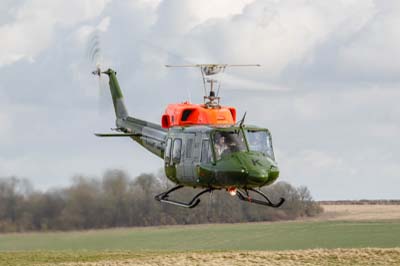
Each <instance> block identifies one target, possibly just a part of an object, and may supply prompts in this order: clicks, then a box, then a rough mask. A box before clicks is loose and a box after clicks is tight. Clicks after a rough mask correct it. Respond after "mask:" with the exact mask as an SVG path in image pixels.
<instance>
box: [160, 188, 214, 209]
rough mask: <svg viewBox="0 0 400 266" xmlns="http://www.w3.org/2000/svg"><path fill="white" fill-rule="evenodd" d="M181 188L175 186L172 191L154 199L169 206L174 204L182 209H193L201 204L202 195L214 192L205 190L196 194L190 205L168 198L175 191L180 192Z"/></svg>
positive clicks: (209, 189) (210, 189) (208, 189)
mask: <svg viewBox="0 0 400 266" xmlns="http://www.w3.org/2000/svg"><path fill="white" fill-rule="evenodd" d="M181 188H183V186H182V185H178V186H175V187H173V188H171V189H170V190H168V191H166V192H163V193H161V194H158V195H157V196H155V197H154V198H155V199H156V200H158V201H160V202H164V203H169V204H172V205H176V206H180V207H185V208H190V209H191V208H194V207H196V206H197V205H198V204H199V203H200V199H199V197H200V196H201V195H203V194H204V193H207V192H212V191H213V189H212V188H207V189H205V190H202V191H201V192H199V193H198V194H196V196H194V197H193V198H192V200H191V201H189V202H188V203H186V202H181V201H176V200H170V199H168V196H169V194H170V193H171V192H173V191H175V190H178V189H181Z"/></svg>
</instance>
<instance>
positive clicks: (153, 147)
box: [92, 64, 285, 208]
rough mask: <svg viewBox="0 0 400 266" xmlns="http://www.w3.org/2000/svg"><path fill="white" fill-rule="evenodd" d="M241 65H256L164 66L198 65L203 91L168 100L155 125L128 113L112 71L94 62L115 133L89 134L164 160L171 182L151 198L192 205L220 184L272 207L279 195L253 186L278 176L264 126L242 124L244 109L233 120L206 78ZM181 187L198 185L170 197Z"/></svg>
mask: <svg viewBox="0 0 400 266" xmlns="http://www.w3.org/2000/svg"><path fill="white" fill-rule="evenodd" d="M246 66H260V65H228V64H196V65H175V66H173V65H166V67H195V68H199V69H200V70H201V74H202V79H203V86H204V90H205V96H204V99H203V100H204V102H203V103H202V104H192V103H190V102H188V101H186V102H183V103H178V104H169V105H168V106H167V108H166V110H165V112H164V114H163V115H162V117H161V125H159V124H156V123H152V122H148V121H145V120H141V119H139V118H135V117H131V116H129V115H128V111H127V108H126V106H125V103H124V97H123V94H122V91H121V88H120V86H119V83H118V80H117V77H116V72H115V71H114V70H112V69H111V68H109V69H108V70H106V71H102V70H101V69H100V68H99V67H97V69H96V70H95V71H93V72H92V74H94V75H97V76H99V77H100V76H101V75H107V76H108V78H109V89H110V92H111V97H112V101H113V106H114V111H115V115H116V121H115V123H116V128H115V129H114V130H115V131H116V132H115V133H114V132H113V133H95V135H96V136H97V137H128V138H131V139H132V140H133V141H135V142H137V143H138V144H140V145H141V146H143V147H144V148H145V149H147V150H148V151H150V152H151V153H153V154H154V155H156V156H157V157H159V158H161V159H162V160H164V170H165V175H166V176H167V178H168V179H169V180H171V181H172V182H173V183H174V184H175V186H174V187H172V188H171V189H169V190H167V191H165V192H163V193H161V194H158V195H156V196H155V199H156V200H157V201H160V202H163V203H168V204H172V205H176V206H180V207H185V208H194V207H196V206H197V205H198V204H199V203H200V196H202V195H203V194H205V193H212V192H213V191H214V190H221V189H224V190H226V191H227V192H228V193H229V194H230V195H232V196H237V197H238V198H239V199H240V200H242V201H246V202H249V203H255V204H260V205H264V206H268V207H272V208H278V207H280V206H281V205H282V204H283V203H284V201H285V199H284V198H280V200H279V201H278V202H277V203H273V202H272V201H271V200H270V199H269V198H268V196H267V195H266V194H265V193H263V192H262V191H261V190H260V189H258V188H261V187H263V186H268V185H270V184H272V183H274V182H275V180H276V179H277V178H278V177H279V168H278V165H277V162H276V160H275V156H274V152H273V147H272V138H271V134H270V132H269V130H268V129H267V128H262V127H258V126H251V125H244V120H245V116H246V113H245V114H244V116H243V118H242V119H241V120H240V121H238V122H237V121H236V109H235V108H234V107H230V106H222V105H221V104H220V97H219V89H220V86H219V87H218V90H217V93H216V90H215V89H216V88H215V86H216V83H217V82H218V81H217V80H215V79H212V78H211V77H212V76H213V75H216V74H218V73H221V72H224V71H225V69H226V68H228V67H246ZM184 187H192V188H201V189H202V190H201V191H200V192H199V193H197V194H196V195H195V196H194V197H193V198H192V199H190V200H189V201H188V202H183V201H177V200H174V199H171V198H170V195H171V194H173V192H176V191H178V190H179V189H182V188H184ZM252 193H255V195H257V194H258V196H257V198H253V197H252V195H251V194H252Z"/></svg>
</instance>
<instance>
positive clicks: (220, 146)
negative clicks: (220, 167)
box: [215, 136, 228, 159]
mask: <svg viewBox="0 0 400 266" xmlns="http://www.w3.org/2000/svg"><path fill="white" fill-rule="evenodd" d="M227 148H228V146H227V145H226V143H225V137H224V136H220V137H218V138H217V141H216V143H215V151H216V153H217V158H218V159H219V158H221V154H222V153H223V152H224V151H225V150H226V149H227Z"/></svg>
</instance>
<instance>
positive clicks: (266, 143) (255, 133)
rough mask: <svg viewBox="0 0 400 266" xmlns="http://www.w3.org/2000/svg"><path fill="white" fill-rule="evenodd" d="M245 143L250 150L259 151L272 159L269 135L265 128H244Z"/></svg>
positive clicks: (272, 153) (272, 152)
mask: <svg viewBox="0 0 400 266" xmlns="http://www.w3.org/2000/svg"><path fill="white" fill-rule="evenodd" d="M245 132H246V138H247V143H248V144H249V148H250V150H251V151H259V152H262V153H263V154H264V155H266V156H268V157H270V158H272V159H274V151H273V149H272V141H271V135H270V134H269V133H268V132H267V131H265V130H250V129H247V130H245Z"/></svg>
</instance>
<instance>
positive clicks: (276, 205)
mask: <svg viewBox="0 0 400 266" xmlns="http://www.w3.org/2000/svg"><path fill="white" fill-rule="evenodd" d="M249 191H253V192H255V193H257V194H259V195H261V196H262V197H263V198H264V199H265V201H263V200H258V199H253V198H252V197H250V195H249ZM236 195H237V196H238V198H239V199H240V200H243V201H247V202H250V203H256V204H260V205H264V206H268V207H272V208H279V207H280V206H281V205H282V204H283V203H284V202H285V199H284V198H281V199H280V201H279V202H278V203H272V201H271V200H270V199H269V198H268V197H267V195H265V194H264V193H263V192H261V191H260V190H257V189H253V188H248V189H245V190H244V192H243V191H241V190H239V189H238V190H237V193H236Z"/></svg>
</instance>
